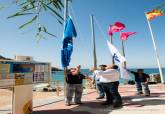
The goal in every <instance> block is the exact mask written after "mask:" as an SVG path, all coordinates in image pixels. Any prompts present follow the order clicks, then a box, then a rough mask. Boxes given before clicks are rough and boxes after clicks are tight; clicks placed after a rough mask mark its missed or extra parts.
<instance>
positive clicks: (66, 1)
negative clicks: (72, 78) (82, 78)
mask: <svg viewBox="0 0 165 114" xmlns="http://www.w3.org/2000/svg"><path fill="white" fill-rule="evenodd" d="M67 16H68V0H64V29H65V22H66V18H67ZM66 77H67V67H65V68H64V98H65V96H66Z"/></svg>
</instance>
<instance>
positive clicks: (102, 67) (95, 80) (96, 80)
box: [91, 65, 106, 99]
mask: <svg viewBox="0 0 165 114" xmlns="http://www.w3.org/2000/svg"><path fill="white" fill-rule="evenodd" d="M99 67H100V68H99V71H105V70H106V69H105V68H106V65H99ZM91 71H92V72H93V71H94V69H92V70H91ZM94 83H96V87H97V90H98V93H99V96H98V97H97V98H96V99H103V98H104V96H105V91H104V88H103V85H102V83H101V82H100V77H98V76H97V74H95V73H94V72H93V84H94Z"/></svg>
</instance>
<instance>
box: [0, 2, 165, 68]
mask: <svg viewBox="0 0 165 114" xmlns="http://www.w3.org/2000/svg"><path fill="white" fill-rule="evenodd" d="M4 1H6V0H0V3H2V4H4V3H5V4H6V2H4ZM72 1H73V2H72V3H71V4H69V5H70V8H69V11H70V14H71V16H72V18H73V21H74V23H75V26H76V29H77V32H78V37H77V38H76V39H75V40H74V51H73V55H72V60H71V63H70V66H75V65H78V64H80V65H82V66H83V67H85V68H87V67H92V66H93V55H92V40H91V26H90V14H93V15H94V16H95V18H96V20H97V21H98V23H99V25H100V26H101V28H102V30H103V32H104V34H102V33H101V31H100V30H99V28H98V26H97V25H96V23H95V35H96V45H97V46H96V50H97V61H98V64H111V54H110V52H109V50H108V47H107V44H106V39H108V38H109V36H108V35H107V30H108V26H109V24H113V23H114V22H116V21H120V22H122V23H124V24H125V25H126V29H125V30H124V31H133V32H134V31H135V32H137V34H136V35H134V36H131V37H130V38H129V39H128V40H127V41H126V42H125V53H126V59H127V66H128V67H129V68H132V67H133V68H136V67H143V68H146V67H157V63H156V59H155V53H154V49H153V44H152V40H151V36H150V32H149V29H148V26H147V21H146V18H145V16H144V12H145V11H150V10H151V9H152V8H153V7H155V6H157V5H158V4H160V3H161V2H162V1H163V0H72ZM6 7H7V8H6V9H3V10H1V11H0V33H1V36H0V54H1V55H3V56H6V57H10V58H14V56H15V55H29V56H33V57H34V59H35V60H38V61H45V62H51V63H52V65H53V66H57V67H61V59H60V50H61V47H62V32H63V26H61V25H60V24H58V23H57V22H56V20H55V18H54V17H52V16H51V15H47V14H45V13H43V14H42V18H41V20H40V21H41V22H42V23H44V24H46V26H47V27H49V30H50V31H51V32H52V33H54V34H55V35H57V38H52V37H47V39H43V40H40V42H37V41H36V39H35V32H36V29H35V25H36V23H34V24H33V25H30V26H27V27H26V28H25V29H23V30H19V29H18V26H19V25H21V24H23V23H24V22H25V21H26V20H28V18H29V17H20V18H13V19H6V17H7V16H9V15H10V14H12V13H14V11H16V10H17V8H16V7H15V6H14V5H12V6H10V7H9V5H7V6H6ZM164 20H165V16H162V17H158V18H156V19H154V20H152V21H151V25H152V28H153V32H154V36H155V40H156V44H157V47H158V52H159V56H160V61H161V65H162V66H163V67H165V59H164V58H165V53H164V49H165V45H164V43H165V21H164ZM113 40H114V45H115V46H116V47H117V48H118V50H119V51H121V42H120V39H119V34H118V33H116V34H115V35H114V38H113Z"/></svg>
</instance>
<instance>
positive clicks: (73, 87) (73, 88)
mask: <svg viewBox="0 0 165 114" xmlns="http://www.w3.org/2000/svg"><path fill="white" fill-rule="evenodd" d="M83 79H91V78H89V77H88V76H85V75H83V74H81V73H80V65H79V66H77V67H76V68H71V69H70V70H69V71H68V73H67V77H66V82H67V86H66V100H65V102H66V105H67V106H69V105H70V104H71V101H72V97H73V94H75V97H74V102H75V103H76V104H82V103H81V97H82V92H83V84H82V83H83Z"/></svg>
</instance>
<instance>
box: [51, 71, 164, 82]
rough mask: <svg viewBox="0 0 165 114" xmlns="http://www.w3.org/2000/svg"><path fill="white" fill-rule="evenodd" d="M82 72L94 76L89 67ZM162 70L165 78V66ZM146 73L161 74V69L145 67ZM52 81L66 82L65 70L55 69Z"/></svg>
mask: <svg viewBox="0 0 165 114" xmlns="http://www.w3.org/2000/svg"><path fill="white" fill-rule="evenodd" d="M129 70H131V71H136V69H129ZM81 72H82V73H83V74H86V75H88V76H92V73H91V72H90V71H89V69H82V70H81ZM162 72H163V75H164V79H165V68H162ZM144 73H146V74H154V73H155V74H159V69H158V68H145V69H144ZM129 75H130V78H131V79H130V80H134V76H133V75H132V74H131V73H129ZM52 81H59V83H60V85H63V84H64V72H63V71H53V72H52ZM124 83H125V80H124V79H120V84H124Z"/></svg>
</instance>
